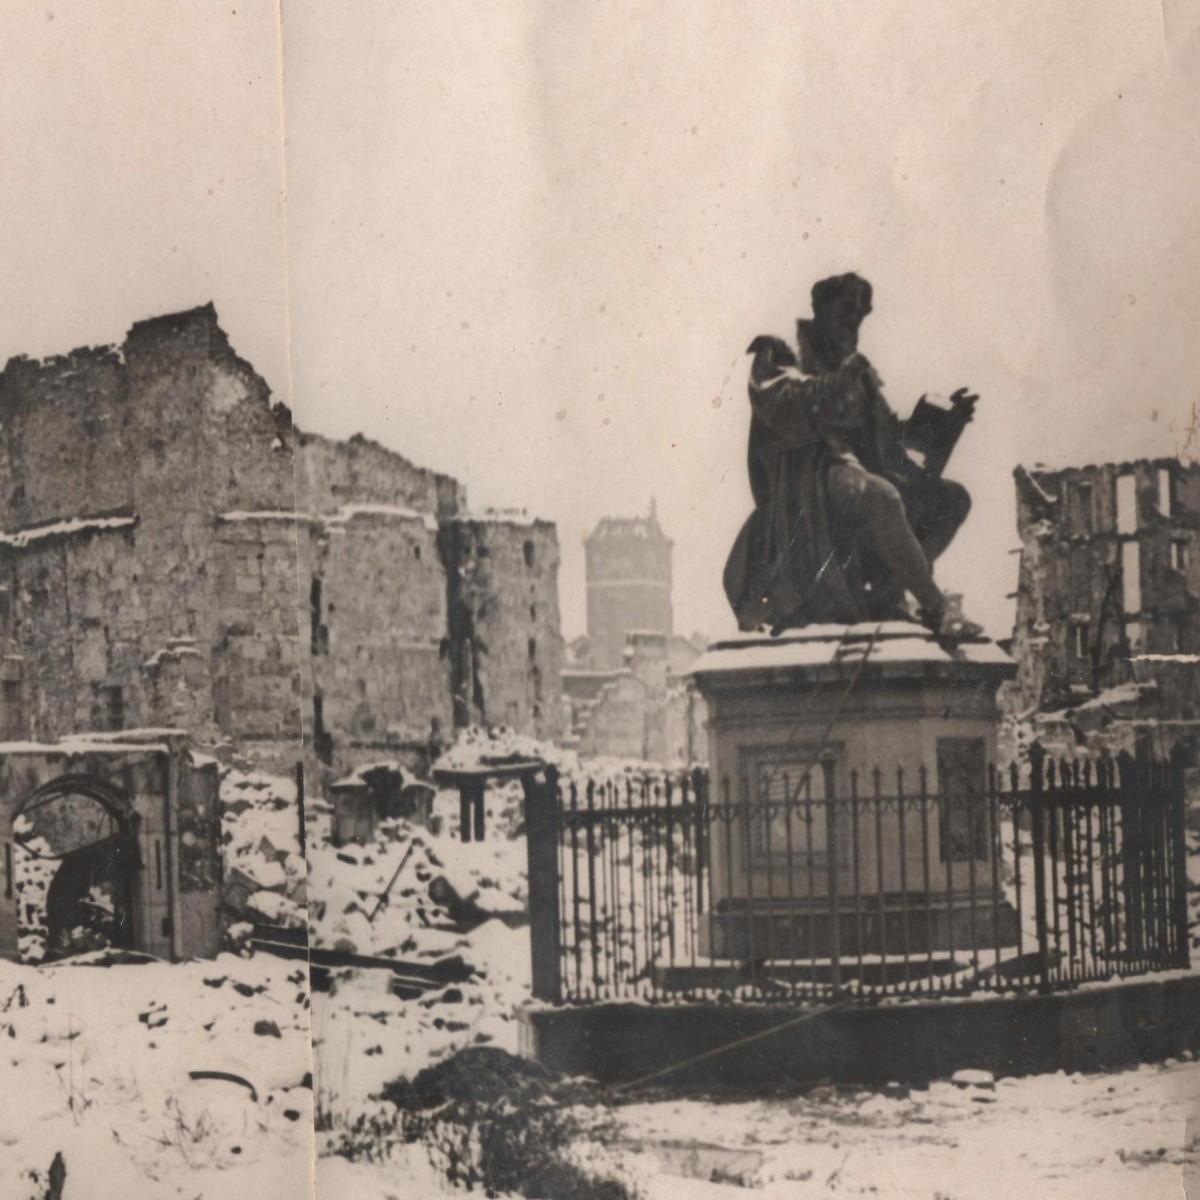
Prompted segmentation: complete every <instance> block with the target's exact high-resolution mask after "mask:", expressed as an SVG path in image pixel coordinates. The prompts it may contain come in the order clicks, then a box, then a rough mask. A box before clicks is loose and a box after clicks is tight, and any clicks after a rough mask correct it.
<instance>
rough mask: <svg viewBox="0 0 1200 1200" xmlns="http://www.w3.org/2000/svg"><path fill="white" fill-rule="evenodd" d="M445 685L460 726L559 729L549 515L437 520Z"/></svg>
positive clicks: (553, 536)
mask: <svg viewBox="0 0 1200 1200" xmlns="http://www.w3.org/2000/svg"><path fill="white" fill-rule="evenodd" d="M438 549H439V552H440V554H441V559H442V563H443V565H444V567H445V572H446V580H447V593H448V601H449V607H448V618H449V642H450V645H449V653H450V671H451V683H452V688H453V695H454V702H455V713H454V716H455V721H456V723H458V724H466V723H470V722H475V721H478V722H482V723H484V724H488V723H490V724H502V725H506V726H508V727H509V728H511V729H515V730H517V731H519V732H521V733H529V734H532V735H533V736H534V737H538V738H544V739H547V740H550V739H554V738H556V737H558V736H559V735H560V733H561V731H562V683H561V673H562V662H563V648H562V634H561V632H560V625H559V614H558V562H559V556H558V535H557V532H556V530H555V527H554V525H553V524H552V523H551V522H549V521H529V520H525V519H521V518H506V517H470V518H467V517H460V518H456V519H454V520H450V521H446V522H443V523H442V526H441V531H440V534H439V537H438Z"/></svg>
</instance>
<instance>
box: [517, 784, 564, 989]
mask: <svg viewBox="0 0 1200 1200" xmlns="http://www.w3.org/2000/svg"><path fill="white" fill-rule="evenodd" d="M521 784H522V786H523V788H524V789H525V841H526V849H527V853H528V861H529V948H530V956H531V958H532V961H533V995H534V999H536V1000H545V1001H547V1002H549V1003H550V1004H560V1003H562V964H561V962H560V960H559V944H560V941H561V937H560V933H561V931H560V929H559V919H558V889H559V879H558V831H559V814H558V770H557V769H556V768H555V767H552V766H548V767H546V769H545V772H544V779H543V780H542V781H541V782H539V781H538V778H537V776H536V775H534V774H529V775H525V776H523V777H522V779H521Z"/></svg>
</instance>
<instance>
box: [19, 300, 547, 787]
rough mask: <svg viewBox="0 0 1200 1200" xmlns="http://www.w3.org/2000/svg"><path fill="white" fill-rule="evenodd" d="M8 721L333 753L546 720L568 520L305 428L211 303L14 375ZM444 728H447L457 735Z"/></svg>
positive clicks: (34, 735) (293, 757) (405, 750)
mask: <svg viewBox="0 0 1200 1200" xmlns="http://www.w3.org/2000/svg"><path fill="white" fill-rule="evenodd" d="M0 423H2V424H0V529H2V530H3V533H2V534H0V639H2V649H3V653H2V654H0V727H2V728H0V736H2V737H4V738H5V739H7V740H10V741H11V740H16V739H33V740H37V741H41V742H47V741H53V740H55V739H58V738H61V737H63V736H66V735H70V734H74V733H78V732H81V731H96V730H110V731H111V730H121V729H134V728H144V727H149V726H161V727H169V728H172V729H181V730H186V731H187V732H188V733H189V734H190V735H191V737H192V739H193V741H194V742H195V743H197V744H199V745H202V746H214V747H216V746H221V745H230V746H233V747H235V748H237V749H238V750H240V751H243V752H245V753H248V754H250V755H252V756H253V757H255V758H256V759H257V760H258V761H260V762H262V763H264V764H266V765H274V766H283V765H285V764H286V765H290V764H292V763H294V762H295V761H297V759H299V758H300V757H301V745H302V737H303V733H304V730H305V728H307V729H308V731H309V732H310V733H311V735H312V738H311V745H312V746H313V747H314V748H315V749H316V750H317V752H318V754H319V757H320V758H322V759H323V760H325V761H326V762H329V763H331V764H333V765H335V766H337V767H346V766H353V765H356V764H357V763H359V762H362V761H364V760H368V759H371V758H378V757H380V756H382V755H387V756H392V757H406V756H408V757H412V756H414V755H417V754H419V753H421V752H423V751H424V748H426V747H427V746H428V744H429V742H430V738H431V729H432V730H433V736H434V740H436V739H437V738H438V737H442V738H448V737H449V736H450V731H451V727H452V726H453V724H454V723H455V722H456V721H457V722H460V723H461V722H463V721H466V720H486V721H492V722H507V723H509V724H511V725H513V726H515V727H516V728H517V729H519V730H521V731H522V732H528V733H535V734H538V735H540V736H544V737H553V736H554V735H555V734H556V733H557V732H558V722H559V719H560V712H561V704H560V702H559V699H558V696H557V694H556V690H555V689H556V688H557V681H558V677H559V669H560V666H561V658H560V655H561V649H560V638H559V626H558V601H557V565H558V550H557V539H556V534H555V530H554V527H553V525H552V524H549V523H547V522H543V521H528V520H525V519H518V518H513V517H489V516H486V515H484V516H472V515H470V514H469V513H468V512H467V510H466V497H465V493H464V490H463V488H462V487H461V485H460V484H458V483H457V482H456V481H455V480H453V479H451V478H449V477H447V476H444V475H438V474H436V473H434V472H431V471H425V470H422V469H420V468H418V467H415V466H413V465H412V464H411V463H409V462H407V461H406V460H405V459H404V458H402V457H401V456H400V455H398V454H394V453H392V452H390V451H388V450H385V449H383V448H382V447H380V446H377V445H374V444H373V443H371V442H368V441H366V440H364V439H361V438H355V439H352V440H351V441H349V442H336V441H332V440H330V439H326V438H322V437H317V436H314V435H309V434H304V433H300V432H299V431H297V430H295V429H293V427H292V422H291V417H290V414H289V412H288V411H287V409H286V408H284V407H283V406H282V405H279V404H272V403H271V399H270V393H269V389H268V388H267V385H266V383H265V382H264V381H263V380H262V379H261V378H260V377H259V376H258V375H257V374H256V373H255V371H254V370H253V368H252V367H251V366H250V365H249V364H248V363H246V362H244V361H243V360H242V359H240V358H239V357H238V356H237V355H236V353H235V352H234V351H233V349H232V348H231V347H230V345H229V341H228V339H227V337H226V335H225V334H224V332H223V331H222V330H221V328H220V326H219V325H218V323H217V316H216V313H215V311H214V309H213V307H212V306H211V305H208V306H205V307H203V308H198V309H194V310H192V311H189V312H184V313H179V314H174V315H170V316H164V317H159V318H156V319H153V320H149V321H142V322H139V323H138V324H136V325H134V326H133V328H132V329H131V330H130V332H129V334H128V336H127V338H126V340H125V342H124V343H123V344H122V345H121V346H120V347H103V348H100V349H85V350H77V351H74V352H73V353H71V354H69V355H67V356H64V357H59V358H52V359H49V360H47V361H45V362H33V361H30V360H27V359H24V358H17V359H14V360H12V361H11V362H9V363H8V364H7V366H6V367H5V369H4V371H3V373H2V374H0ZM439 731H440V732H439Z"/></svg>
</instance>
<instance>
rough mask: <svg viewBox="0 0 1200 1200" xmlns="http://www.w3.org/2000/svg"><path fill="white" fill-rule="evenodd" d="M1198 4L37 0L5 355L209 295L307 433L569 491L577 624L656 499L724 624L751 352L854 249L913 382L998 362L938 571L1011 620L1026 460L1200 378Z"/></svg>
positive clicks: (482, 480)
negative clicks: (603, 566)
mask: <svg viewBox="0 0 1200 1200" xmlns="http://www.w3.org/2000/svg"><path fill="white" fill-rule="evenodd" d="M235 4H236V7H235ZM1197 7H1198V5H1197V0H1173V3H1169V4H1167V5H1166V6H1165V7H1162V6H1160V5H1158V4H1156V3H1149V2H1141V0H1139V2H1136V3H1135V2H1133V0H1124V2H1121V3H1117V2H1110V0H1060V2H1059V3H1057V4H1054V5H1047V4H1045V3H1044V2H1043V0H1009V2H1007V3H1004V4H999V3H995V4H990V5H986V6H983V5H963V4H961V3H960V2H959V0H922V2H921V3H904V4H900V3H886V2H880V0H870V2H868V3H859V2H847V0H842V2H840V3H836V4H835V3H830V2H828V0H823V2H821V3H815V2H803V0H791V2H789V3H770V2H767V0H754V2H753V3H737V2H735V0H719V2H718V0H713V2H710V3H698V2H695V0H693V2H690V3H687V4H682V3H681V4H678V5H675V6H664V5H661V4H648V3H645V2H644V0H643V2H642V3H624V2H621V0H612V2H610V3H604V4H600V3H583V4H577V5H571V6H563V5H553V4H549V3H536V2H534V0H520V2H517V0H511V2H507V3H495V4H490V5H475V4H467V3H460V2H458V0H442V2H441V3H439V4H436V5H417V4H401V3H391V2H385V0H337V2H336V3H335V2H333V0H325V2H321V3H317V2H316V0H284V5H283V17H284V20H283V33H282V39H280V36H279V27H278V23H277V19H276V18H277V10H276V6H275V4H274V3H265V2H262V0H255V2H254V3H238V0H226V3H224V4H221V5H218V4H216V3H195V4H179V3H174V2H169V0H108V2H107V3H105V4H104V5H102V6H101V5H96V4H94V3H83V2H80V0H72V2H71V3H57V2H55V0H48V3H46V4H45V5H44V6H36V7H35V6H33V5H26V4H22V5H18V4H16V3H14V2H13V0H9V2H8V3H4V4H0V228H2V229H3V230H4V233H3V235H2V236H0V282H2V285H3V297H4V299H3V302H2V303H0V357H4V358H6V357H7V356H9V355H11V354H16V353H29V354H31V355H35V356H40V355H44V354H49V353H57V352H61V351H64V350H68V349H70V348H72V347H74V346H76V345H80V344H85V343H96V342H105V341H113V340H119V339H120V338H121V337H122V335H123V333H124V331H125V330H126V328H127V327H128V326H129V324H130V323H132V321H134V320H136V319H139V318H141V317H145V316H149V315H152V314H155V313H159V312H164V311H170V310H173V309H178V308H183V307H190V306H191V305H193V304H198V303H203V302H205V301H207V300H209V299H212V300H214V301H215V303H216V305H217V308H218V312H219V314H220V317H221V321H222V324H223V325H224V327H225V328H226V330H227V331H228V332H229V334H230V336H231V338H232V340H233V342H234V345H235V347H236V348H237V349H238V351H239V352H240V353H241V354H243V355H244V356H245V357H247V358H249V359H250V360H251V361H252V362H253V363H254V365H255V366H256V367H257V368H258V370H259V371H260V372H261V373H262V374H263V375H264V376H265V377H266V379H267V380H268V382H269V383H270V385H271V386H272V388H273V389H274V390H275V392H276V393H277V394H278V395H279V396H281V397H282V398H284V399H286V400H288V402H289V403H291V405H292V407H293V408H294V409H295V411H296V414H297V419H298V421H299V422H300V423H301V424H302V425H304V426H305V427H307V428H310V429H315V430H319V431H322V432H326V433H331V434H335V435H349V434H351V433H354V432H358V431H362V432H364V433H366V434H367V435H368V436H371V437H374V438H376V439H378V440H379V441H381V442H383V443H384V444H385V445H388V446H390V447H392V448H394V449H396V450H398V451H400V452H401V453H403V454H405V455H407V456H408V457H409V458H411V459H413V460H414V461H415V462H417V463H420V464H422V465H426V466H430V467H435V468H437V469H439V470H443V471H448V472H450V473H452V474H454V475H456V476H457V477H459V478H460V479H462V480H463V481H464V482H465V483H466V484H467V486H468V488H469V491H470V495H471V498H472V501H473V504H474V505H475V506H476V507H478V508H482V507H484V506H486V505H501V506H525V507H527V508H529V509H530V510H531V511H533V512H535V513H537V514H539V515H543V516H547V517H550V518H553V519H554V520H556V521H557V522H558V525H559V537H560V540H561V543H562V549H563V571H562V575H561V581H560V590H561V597H562V602H563V613H564V626H565V630H566V632H567V633H568V634H572V633H575V632H578V631H579V630H580V629H581V628H582V625H583V572H582V551H581V540H582V537H583V535H584V534H585V533H586V531H587V530H588V529H589V528H590V527H591V526H592V525H594V524H595V522H596V521H597V520H598V519H599V518H600V517H601V516H602V515H605V514H608V513H614V514H630V513H636V512H641V511H644V510H645V508H646V506H647V504H648V503H649V500H650V498H651V497H652V496H653V497H655V498H656V500H657V504H658V512H659V518H660V520H661V522H662V524H663V526H664V528H665V529H666V530H667V532H668V533H669V534H670V535H671V536H672V537H673V538H674V539H675V579H676V586H675V604H676V623H677V628H679V629H681V630H682V631H684V632H690V631H691V630H692V629H694V628H700V629H702V630H705V631H707V632H709V633H719V632H723V631H725V630H726V629H728V628H729V627H730V625H731V619H730V618H729V617H728V615H727V613H726V611H725V606H724V600H723V597H722V595H721V590H720V570H721V567H722V564H723V562H724V558H725V554H726V552H727V550H728V546H729V544H730V542H731V541H732V538H733V536H734V534H735V532H736V530H737V528H738V526H739V525H740V524H741V522H742V520H743V519H744V518H745V516H746V515H747V513H748V511H749V505H750V500H749V491H748V488H747V485H746V481H745V436H746V428H747V420H748V410H747V404H746V399H745V370H746V359H745V358H744V356H743V354H742V352H743V351H744V349H745V347H746V345H747V344H748V343H749V341H750V340H751V338H752V337H753V336H754V335H755V334H757V333H762V332H771V333H777V334H781V335H784V336H790V334H791V332H792V323H793V321H794V319H795V318H796V317H797V316H799V315H803V314H804V313H805V312H807V304H808V290H809V287H810V285H811V283H812V282H813V281H814V280H815V279H817V278H819V277H820V276H822V275H825V274H829V273H831V272H835V271H843V270H849V269H854V270H858V271H860V272H862V273H864V274H865V275H867V276H868V277H869V278H870V279H871V280H872V281H873V283H874V284H875V289H876V295H875V312H874V313H873V314H872V316H871V317H870V318H869V319H868V322H867V324H866V325H865V327H864V339H863V349H864V350H865V351H866V353H867V354H869V355H870V356H871V358H872V360H873V361H874V362H875V364H876V367H877V368H878V370H879V372H880V373H881V375H882V376H883V378H884V380H885V383H886V387H887V393H888V395H889V397H890V398H891V400H892V402H893V405H894V406H895V407H896V408H897V409H899V410H900V411H901V412H902V413H907V411H908V409H909V408H910V407H911V405H912V403H913V402H914V401H915V400H916V398H917V397H918V396H919V395H920V394H921V393H922V392H925V391H932V392H940V393H943V394H948V393H949V392H950V391H952V390H953V389H954V388H955V387H958V386H960V385H962V384H970V385H972V386H973V387H974V388H975V389H976V390H978V391H980V392H982V393H983V400H982V402H981V404H980V406H979V412H978V417H977V420H976V423H975V425H974V426H973V427H972V428H971V429H970V430H969V431H968V433H967V434H966V436H965V437H964V440H963V442H962V443H961V444H960V448H959V451H958V452H957V453H956V456H955V458H954V460H952V463H951V467H950V470H949V474H951V475H952V476H954V477H956V478H959V479H960V480H962V481H963V482H965V483H967V484H968V486H969V487H970V489H971V491H972V493H973V494H974V496H975V511H974V513H973V515H972V517H971V519H970V522H969V524H968V526H967V527H966V529H965V530H964V533H963V534H962V535H961V536H960V540H959V542H958V543H957V544H956V545H955V547H954V548H952V550H951V551H950V553H949V554H948V555H947V557H946V559H945V560H944V562H943V564H942V565H941V567H940V568H939V574H940V575H941V576H942V577H943V581H944V583H945V584H947V585H948V586H950V587H953V588H956V589H958V590H962V591H965V592H966V593H967V607H968V611H971V612H973V613H978V614H980V615H981V616H982V618H983V619H984V620H985V621H986V622H987V623H988V624H989V625H990V627H991V630H992V632H993V633H995V634H996V635H998V636H1003V635H1004V634H1006V633H1007V632H1009V625H1010V623H1011V609H1010V606H1009V604H1008V603H1007V602H1006V601H1005V599H1004V596H1005V593H1006V592H1008V591H1011V590H1012V588H1013V586H1014V585H1015V566H1016V561H1015V558H1013V557H1012V556H1011V555H1010V554H1009V553H1008V552H1009V551H1010V550H1011V549H1013V548H1015V546H1016V545H1017V540H1016V535H1015V530H1014V527H1013V503H1012V482H1011V472H1012V468H1013V466H1014V465H1015V464H1016V463H1017V462H1024V463H1027V464H1029V463H1033V462H1035V461H1038V460H1045V461H1047V462H1050V463H1056V464H1068V463H1082V462H1088V461H1103V460H1111V459H1121V458H1127V457H1134V456H1138V455H1145V454H1163V453H1174V452H1177V451H1178V450H1180V449H1182V448H1183V442H1184V435H1183V433H1182V432H1181V431H1182V430H1183V429H1184V427H1185V426H1186V425H1187V422H1188V418H1189V414H1190V410H1191V406H1192V404H1193V403H1195V402H1196V401H1197V400H1200V336H1198V335H1200V328H1198V320H1197V317H1198V314H1200V303H1198V300H1197V296H1198V295H1200V290H1198V287H1197V280H1198V279H1200V215H1198V201H1197V197H1198V196H1200V136H1198V135H1200V38H1198V36H1197V32H1196V30H1197V25H1198V22H1197V20H1196V15H1197V14H1196V10H1197ZM281 50H282V55H281ZM281 60H282V63H283V70H282V72H281V70H280V64H281ZM284 128H286V151H285V146H284V142H283V138H282V136H281V132H282V130H283V129H284ZM285 183H286V205H285V202H284V195H285ZM285 216H286V221H285ZM289 303H290V307H289ZM289 317H290V320H289Z"/></svg>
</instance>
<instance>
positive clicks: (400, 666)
mask: <svg viewBox="0 0 1200 1200" xmlns="http://www.w3.org/2000/svg"><path fill="white" fill-rule="evenodd" d="M437 529H438V527H437V522H436V521H435V520H434V519H433V518H432V517H429V516H421V515H419V514H416V513H413V512H409V511H405V510H403V509H392V508H388V507H383V506H359V507H354V506H351V507H348V508H345V509H343V511H342V513H341V515H339V516H337V517H334V518H330V519H329V520H327V521H325V522H321V523H319V524H318V525H317V526H316V529H315V533H314V536H313V539H312V541H311V543H310V547H311V548H310V551H309V553H308V555H307V556H306V558H305V574H304V575H303V576H302V579H303V582H304V583H305V585H306V587H307V590H308V596H307V600H308V604H307V609H308V628H307V630H306V641H307V657H308V659H309V662H310V664H311V668H312V676H313V681H314V686H315V689H316V691H315V696H316V697H319V699H320V710H321V724H322V726H323V729H324V730H325V731H326V734H327V737H328V739H329V740H328V741H327V743H326V745H325V746H324V748H323V757H325V758H326V759H327V760H329V761H331V762H335V763H336V764H338V765H339V766H340V767H343V768H348V767H351V766H354V765H357V764H358V763H361V762H364V761H368V760H370V759H377V758H379V757H381V755H383V756H394V757H401V758H403V759H405V760H406V761H408V760H411V758H412V756H413V755H414V754H416V753H424V750H425V747H426V745H427V744H428V741H429V736H430V727H431V722H432V721H433V720H435V719H436V720H437V721H438V723H439V724H440V725H441V727H442V728H443V729H447V728H449V726H450V722H451V705H450V664H449V659H448V644H447V618H446V605H447V600H446V577H445V574H444V572H443V569H442V564H441V561H440V559H439V558H438V548H437Z"/></svg>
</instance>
